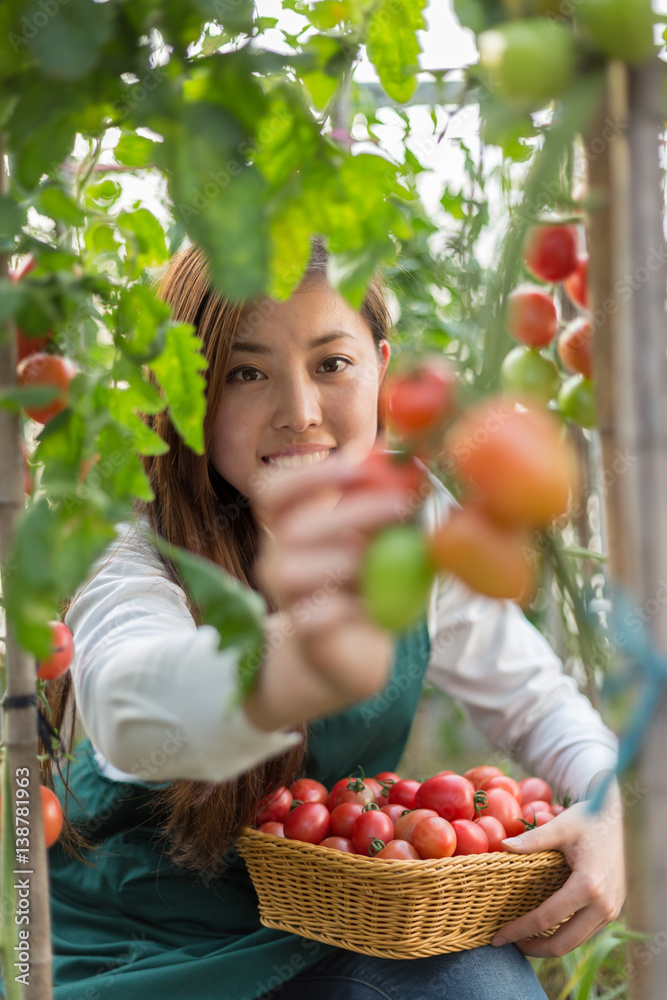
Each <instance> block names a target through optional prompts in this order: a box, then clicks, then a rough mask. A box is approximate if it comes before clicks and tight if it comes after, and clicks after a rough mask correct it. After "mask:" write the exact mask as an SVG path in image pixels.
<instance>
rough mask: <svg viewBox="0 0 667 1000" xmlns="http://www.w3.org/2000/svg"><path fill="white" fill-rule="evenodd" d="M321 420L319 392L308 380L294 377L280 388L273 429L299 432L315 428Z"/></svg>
mask: <svg viewBox="0 0 667 1000" xmlns="http://www.w3.org/2000/svg"><path fill="white" fill-rule="evenodd" d="M321 420H322V409H321V405H320V396H319V390H318V387H317V386H316V385H314V384H313V382H312V381H311V380H310V379H308V378H306V377H301V376H296V377H294V378H293V379H290V381H289V382H288V383H286V384H283V385H282V386H281V388H280V392H279V396H278V402H277V404H276V407H275V411H274V415H273V425H274V427H276V428H281V427H289V428H290V430H293V431H295V432H300V431H305V430H306V428H308V427H313V426H317V425H318V424H319V423H320V422H321Z"/></svg>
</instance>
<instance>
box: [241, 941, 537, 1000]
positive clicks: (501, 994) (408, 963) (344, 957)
mask: <svg viewBox="0 0 667 1000" xmlns="http://www.w3.org/2000/svg"><path fill="white" fill-rule="evenodd" d="M258 1000H546V993H545V992H544V990H543V989H542V987H541V986H540V984H539V982H538V979H537V976H536V975H535V973H534V971H533V968H532V966H531V964H530V962H529V961H528V959H527V958H525V956H524V955H522V954H521V952H520V951H519V950H518V948H515V947H514V945H513V944H506V945H503V946H502V947H501V948H492V947H491V946H490V945H485V946H483V947H481V948H471V949H470V950H469V951H456V952H452V953H451V954H448V955H433V956H431V957H430V958H414V959H391V958H374V957H373V956H371V955H358V954H357V953H356V952H353V951H343V950H342V949H339V950H338V951H336V952H335V953H334V954H333V955H328V956H327V957H326V958H323V959H322V961H320V962H317V963H316V964H315V965H313V966H311V967H310V968H309V969H306V971H305V972H302V973H300V974H299V975H297V976H295V977H294V978H293V979H290V980H289V981H288V982H286V983H285V984H284V985H283V986H279V987H277V988H276V989H274V990H272V991H271V992H270V993H265V994H264V995H263V996H262V997H260V998H258Z"/></svg>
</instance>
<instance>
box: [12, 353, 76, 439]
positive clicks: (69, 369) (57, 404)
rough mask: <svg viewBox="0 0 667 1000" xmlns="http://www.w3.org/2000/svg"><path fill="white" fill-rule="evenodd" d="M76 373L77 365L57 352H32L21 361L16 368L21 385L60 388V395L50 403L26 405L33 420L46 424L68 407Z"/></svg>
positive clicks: (27, 411) (26, 410)
mask: <svg viewBox="0 0 667 1000" xmlns="http://www.w3.org/2000/svg"><path fill="white" fill-rule="evenodd" d="M76 374H77V371H76V366H75V365H74V364H73V363H72V362H71V361H69V360H68V359H67V358H61V357H58V356H57V355H55V354H40V353H35V354H30V355H28V357H27V358H24V359H23V361H20V362H19V364H18V366H17V369H16V375H17V379H18V383H19V385H22V386H46V387H51V388H54V389H57V390H58V395H57V396H56V398H55V399H54V400H52V401H51V402H50V403H45V404H44V405H43V406H26V407H25V412H26V413H27V415H28V416H29V417H30V418H31V420H35V421H36V422H37V423H38V424H46V423H48V421H49V420H52V419H53V417H55V416H57V415H58V414H59V413H61V412H62V411H63V410H64V409H65V408H66V406H67V405H68V395H69V386H70V382H71V381H72V379H73V378H74V376H75V375H76Z"/></svg>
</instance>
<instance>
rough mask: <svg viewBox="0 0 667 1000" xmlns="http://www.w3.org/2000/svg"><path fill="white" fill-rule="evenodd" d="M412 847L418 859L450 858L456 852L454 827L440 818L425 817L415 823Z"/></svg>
mask: <svg viewBox="0 0 667 1000" xmlns="http://www.w3.org/2000/svg"><path fill="white" fill-rule="evenodd" d="M412 845H413V847H414V848H415V849H416V851H417V853H418V854H419V857H420V858H424V859H426V858H451V856H452V854H453V853H454V851H455V850H456V834H455V832H454V827H453V826H452V824H451V823H449V822H448V821H447V820H446V819H443V818H442V817H441V816H427V817H426V819H423V820H422V821H421V823H417V826H416V827H415V829H414V832H413V834H412Z"/></svg>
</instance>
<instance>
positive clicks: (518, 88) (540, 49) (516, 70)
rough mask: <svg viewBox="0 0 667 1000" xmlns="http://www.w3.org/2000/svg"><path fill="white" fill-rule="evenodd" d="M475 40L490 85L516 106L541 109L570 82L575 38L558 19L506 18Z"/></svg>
mask: <svg viewBox="0 0 667 1000" xmlns="http://www.w3.org/2000/svg"><path fill="white" fill-rule="evenodd" d="M587 2H588V0H587ZM477 42H478V46H479V61H480V66H481V67H482V69H484V70H485V71H486V72H487V74H488V76H489V81H490V83H491V85H492V86H496V87H497V89H498V93H499V94H500V96H501V97H503V98H505V100H507V101H508V102H510V103H511V104H512V105H514V106H515V107H517V108H518V109H523V110H536V109H537V108H541V107H543V106H544V105H545V104H546V103H547V102H548V101H550V100H552V99H553V98H554V97H560V96H561V94H563V93H564V92H565V91H566V90H567V89H568V88H569V87H570V85H571V83H572V80H573V77H574V61H575V48H574V37H573V34H572V31H571V30H570V29H569V28H568V27H566V26H564V25H562V24H560V23H558V22H554V21H550V20H548V19H547V18H544V19H541V18H532V19H526V20H519V21H507V22H506V23H505V24H501V25H499V26H498V27H497V28H493V29H491V30H490V31H484V32H483V33H482V34H481V35H480V36H479V38H478V39H477Z"/></svg>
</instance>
